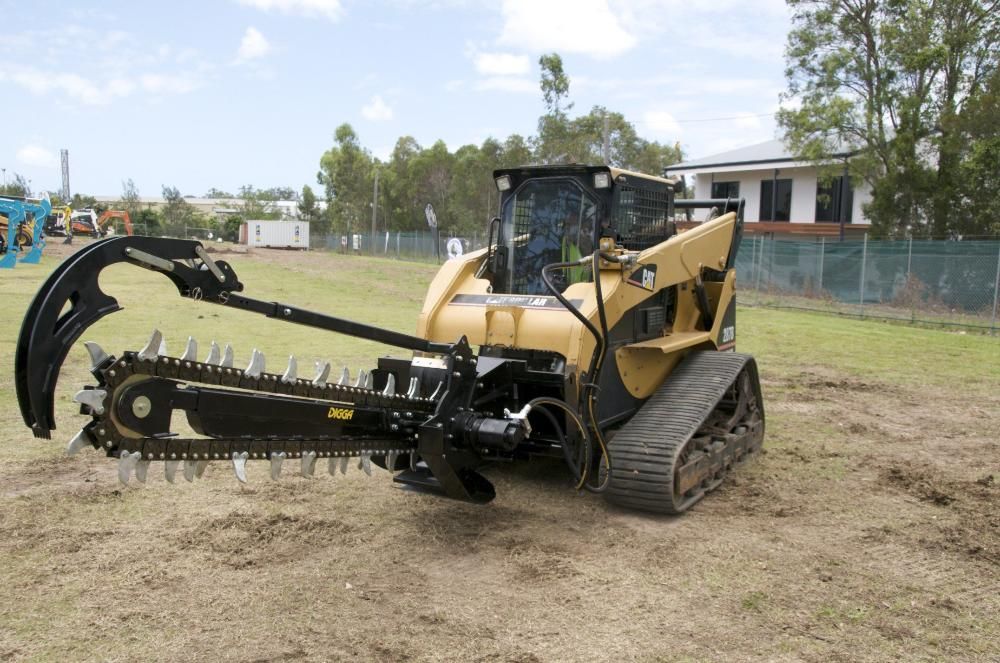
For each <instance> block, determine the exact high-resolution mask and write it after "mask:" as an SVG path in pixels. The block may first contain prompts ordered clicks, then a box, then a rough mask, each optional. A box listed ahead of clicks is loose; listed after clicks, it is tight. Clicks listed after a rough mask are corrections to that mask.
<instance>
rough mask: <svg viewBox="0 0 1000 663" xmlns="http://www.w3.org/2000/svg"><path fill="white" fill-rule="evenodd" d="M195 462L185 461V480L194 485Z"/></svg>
mask: <svg viewBox="0 0 1000 663" xmlns="http://www.w3.org/2000/svg"><path fill="white" fill-rule="evenodd" d="M194 463H195V461H193V460H190V459H188V460H185V461H184V480H185V481H187V482H188V483H194V469H195V466H194Z"/></svg>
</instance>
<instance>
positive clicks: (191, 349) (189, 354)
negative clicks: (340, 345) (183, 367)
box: [181, 336, 198, 361]
mask: <svg viewBox="0 0 1000 663" xmlns="http://www.w3.org/2000/svg"><path fill="white" fill-rule="evenodd" d="M181 361H198V341H196V340H194V336H188V342H187V346H185V348H184V354H182V355H181Z"/></svg>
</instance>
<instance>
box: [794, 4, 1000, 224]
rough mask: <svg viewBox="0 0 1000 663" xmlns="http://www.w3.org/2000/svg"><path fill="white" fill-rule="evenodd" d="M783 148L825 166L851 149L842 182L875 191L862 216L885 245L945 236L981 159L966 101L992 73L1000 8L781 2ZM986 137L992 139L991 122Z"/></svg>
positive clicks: (972, 109)
mask: <svg viewBox="0 0 1000 663" xmlns="http://www.w3.org/2000/svg"><path fill="white" fill-rule="evenodd" d="M788 3H789V5H790V6H791V8H792V10H793V16H792V26H793V27H792V31H791V32H790V33H789V37H788V48H787V51H786V57H787V69H786V77H787V79H788V91H787V93H786V95H785V96H786V98H788V99H795V100H797V101H798V102H799V103H800V106H799V107H798V108H796V109H787V110H783V111H781V112H780V113H779V115H778V121H779V123H780V125H781V126H782V127H783V128H784V130H785V132H786V138H787V141H788V143H789V147H790V148H791V149H792V150H793V151H794V152H795V153H796V154H799V155H802V156H804V157H806V158H809V159H812V160H814V161H815V162H816V163H817V164H820V165H821V166H824V167H825V168H824V170H825V173H826V174H827V175H829V174H830V171H831V169H832V168H839V167H842V166H836V165H835V164H831V163H830V160H831V157H832V155H834V154H837V153H842V152H844V151H848V150H849V151H853V152H854V153H855V156H854V157H853V158H852V159H851V160H850V170H851V175H852V177H853V178H855V179H856V180H861V181H864V182H866V183H867V184H868V185H869V186H871V188H872V201H871V203H870V204H869V205H868V206H867V208H866V214H867V215H868V216H869V217H870V218H871V219H872V223H873V231H874V232H875V233H877V234H879V235H883V236H902V235H904V234H907V233H912V234H914V235H918V236H920V235H923V236H937V237H941V236H954V235H956V234H959V233H960V232H962V231H965V232H968V231H969V230H972V231H974V232H978V231H979V230H982V227H981V224H985V223H988V220H987V219H985V218H984V215H982V214H978V213H977V214H975V216H978V217H979V218H980V222H978V223H973V224H972V227H971V228H970V227H969V226H968V224H967V223H965V222H963V221H961V220H960V219H959V218H958V216H957V215H956V213H955V212H956V210H957V209H960V208H961V203H962V193H961V192H962V187H963V183H962V180H961V177H962V172H963V164H964V163H965V162H966V161H967V160H968V159H970V158H973V155H974V154H976V153H977V150H978V151H979V153H982V150H983V149H984V148H983V147H981V146H979V141H982V140H987V141H988V140H989V139H990V138H989V136H987V137H986V138H982V137H978V138H975V137H973V135H972V134H971V133H970V130H969V127H970V126H971V125H973V124H974V122H973V121H972V118H970V115H974V114H976V113H981V112H982V111H979V110H977V105H976V104H975V103H973V102H974V101H975V100H976V99H977V98H979V97H980V95H982V94H983V93H984V89H985V84H986V82H987V80H988V79H989V77H990V76H991V75H992V73H993V72H994V71H995V70H996V68H997V66H998V64H1000V62H998V59H1000V56H998V49H997V43H998V37H1000V1H997V0H993V1H983V0H911V1H908V2H904V1H903V0H788ZM991 126H992V129H991V131H989V132H988V134H990V135H991V136H995V135H996V133H997V131H998V129H997V128H996V127H997V123H996V122H995V119H994V120H993V122H992V125H991Z"/></svg>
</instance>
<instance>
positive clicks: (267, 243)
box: [240, 221, 309, 251]
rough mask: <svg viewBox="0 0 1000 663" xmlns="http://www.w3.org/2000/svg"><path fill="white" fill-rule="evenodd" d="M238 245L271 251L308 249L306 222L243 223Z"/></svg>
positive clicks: (307, 224)
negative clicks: (265, 248) (270, 249)
mask: <svg viewBox="0 0 1000 663" xmlns="http://www.w3.org/2000/svg"><path fill="white" fill-rule="evenodd" d="M240 244H246V245H247V246H258V247H267V248H272V249H302V250H303V251H305V250H308V249H309V222H308V221H244V222H243V226H242V227H240Z"/></svg>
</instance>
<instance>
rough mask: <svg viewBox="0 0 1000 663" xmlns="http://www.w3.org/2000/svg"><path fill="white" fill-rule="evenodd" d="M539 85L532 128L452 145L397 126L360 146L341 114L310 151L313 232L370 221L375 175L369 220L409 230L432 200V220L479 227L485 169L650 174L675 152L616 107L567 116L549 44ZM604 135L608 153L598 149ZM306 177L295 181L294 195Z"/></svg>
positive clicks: (422, 224) (485, 210)
mask: <svg viewBox="0 0 1000 663" xmlns="http://www.w3.org/2000/svg"><path fill="white" fill-rule="evenodd" d="M539 65H540V67H541V71H542V75H541V81H540V87H541V91H542V96H543V99H544V101H545V108H546V112H545V114H544V115H542V116H541V117H540V118H539V119H538V133H537V134H536V135H534V136H522V135H520V134H511V135H510V136H508V137H507V138H506V139H504V140H499V139H496V138H487V139H486V140H485V141H483V143H482V144H481V145H463V146H461V147H459V148H458V149H456V150H455V151H454V152H452V151H450V150H449V149H448V147H447V145H445V143H444V142H443V141H440V140H439V141H437V142H435V143H434V144H433V145H431V146H429V147H424V146H422V145H420V143H419V142H418V141H417V140H416V139H415V138H413V137H412V136H402V137H400V138H399V139H398V140H397V141H396V144H395V147H394V148H393V150H392V154H391V155H390V156H389V157H388V159H386V160H382V159H379V158H378V157H375V156H373V155H372V153H371V152H370V151H369V150H368V149H366V148H365V147H364V145H363V144H362V142H361V139H360V137H359V136H358V134H357V132H356V131H355V130H354V128H353V127H352V126H351V125H350V124H346V123H345V124H342V125H340V126H339V127H337V129H336V131H335V132H334V144H333V146H332V147H331V148H330V149H329V150H327V151H326V152H324V153H323V156H322V157H321V158H320V169H319V172H318V173H317V176H316V177H317V182H318V183H319V185H320V186H321V187H322V189H323V192H324V194H325V197H326V200H327V201H328V205H327V208H326V210H325V212H323V213H319V212H318V211H317V212H316V213H315V215H314V217H313V218H314V221H313V222H314V223H315V224H316V225H315V226H314V229H313V232H314V233H316V232H319V233H324V232H335V233H348V232H352V231H353V232H365V231H367V230H370V229H371V223H372V204H373V201H374V199H375V197H374V192H375V181H376V179H377V180H378V209H377V210H376V214H375V218H376V222H377V227H378V230H393V231H396V230H401V231H413V230H420V229H424V228H426V227H427V224H426V221H425V216H424V208H425V206H426V205H427V203H431V204H432V205H433V206H434V210H435V212H436V215H437V220H438V226H439V227H440V228H441V229H442V230H443V231H446V232H450V233H456V234H467V233H472V232H475V231H477V230H481V229H482V228H483V227H484V226H485V224H486V222H487V221H488V220H489V218H490V217H492V216H493V215H495V214H496V211H497V204H498V194H497V190H496V187H495V185H494V182H493V175H492V173H493V171H494V170H495V169H498V168H508V167H514V166H522V165H527V164H532V163H536V164H537V163H545V164H555V163H590V164H594V163H605V161H607V163H608V164H609V165H612V166H617V167H620V168H626V169H629V170H636V171H640V172H645V173H650V174H657V175H658V174H659V173H660V172H661V171H662V170H663V168H664V167H665V166H667V165H669V164H671V163H676V162H678V161H680V160H681V157H682V155H681V149H680V146H679V144H676V143H675V144H673V145H664V144H661V143H658V142H656V141H650V140H647V139H644V138H642V137H640V136H639V135H638V133H637V132H636V129H635V126H634V125H633V124H632V123H631V122H629V121H628V120H626V118H625V116H624V115H623V114H622V113H619V112H615V111H611V110H608V109H607V108H605V107H603V106H594V107H593V108H592V109H591V110H590V111H589V112H588V113H587V114H585V115H581V116H578V117H575V118H570V117H569V115H568V112H567V111H568V110H570V109H571V108H572V103H569V102H568V95H569V86H570V79H569V76H568V75H567V74H566V72H565V71H564V69H563V64H562V59H561V58H560V56H559V55H558V54H555V53H552V54H549V55H544V56H542V57H541V58H540V60H539ZM605 143H606V145H607V148H608V158H607V160H605V158H604V156H605V155H604V154H603V151H604V146H605ZM307 191H308V187H307V188H306V189H304V190H303V199H304V198H305V196H306V192H307Z"/></svg>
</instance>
